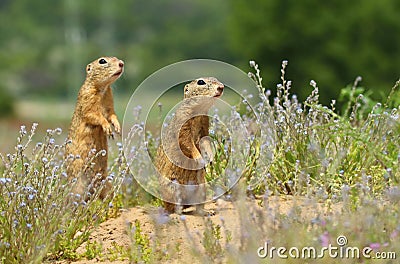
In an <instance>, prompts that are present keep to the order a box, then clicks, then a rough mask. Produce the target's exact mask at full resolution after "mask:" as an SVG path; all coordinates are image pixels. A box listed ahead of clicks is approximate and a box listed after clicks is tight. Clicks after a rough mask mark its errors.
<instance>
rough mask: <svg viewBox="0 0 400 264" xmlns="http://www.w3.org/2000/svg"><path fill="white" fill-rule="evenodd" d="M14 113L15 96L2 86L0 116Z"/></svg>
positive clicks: (0, 88) (0, 90) (0, 89)
mask: <svg viewBox="0 0 400 264" xmlns="http://www.w3.org/2000/svg"><path fill="white" fill-rule="evenodd" d="M13 113H14V98H13V97H12V96H11V94H10V93H9V92H7V90H5V89H4V88H3V87H2V86H0V117H8V116H11V115H12V114H13Z"/></svg>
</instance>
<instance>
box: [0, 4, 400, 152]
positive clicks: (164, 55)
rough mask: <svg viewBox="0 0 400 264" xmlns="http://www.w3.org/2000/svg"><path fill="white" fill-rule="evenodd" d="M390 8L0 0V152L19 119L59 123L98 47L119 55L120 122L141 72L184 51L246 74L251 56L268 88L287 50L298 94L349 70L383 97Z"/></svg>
mask: <svg viewBox="0 0 400 264" xmlns="http://www.w3.org/2000/svg"><path fill="white" fill-rule="evenodd" d="M399 13H400V1H398V0H380V1H376V0H354V1H347V0H335V1H319V0H301V1H296V0H253V1H245V0H229V1H228V0H217V1H215V0H191V1H187V0H168V1H154V0H118V1H109V0H85V1H79V0H60V1H53V0H36V1H31V0H1V1H0V25H1V26H0V46H1V51H0V80H1V82H0V152H3V151H8V150H9V149H10V146H13V144H14V143H15V138H16V131H17V130H18V128H19V126H20V125H21V124H26V125H27V126H28V127H29V126H30V123H32V122H39V128H40V129H41V130H44V131H45V130H46V128H47V127H53V128H54V127H56V126H59V127H62V128H64V130H66V128H67V127H68V124H69V120H70V118H71V116H72V112H73V107H74V101H75V99H76V95H77V92H78V89H79V88H80V86H81V84H82V82H83V80H84V75H85V71H84V70H85V65H86V64H87V63H88V62H90V61H92V60H93V59H96V58H98V57H100V56H103V55H112V56H117V57H118V58H121V59H123V60H124V61H125V65H126V68H125V73H124V75H123V77H122V78H121V79H120V80H118V82H117V83H116V85H115V86H116V89H115V94H116V98H115V101H116V108H117V112H118V114H119V118H120V120H121V121H122V118H123V111H124V107H125V105H126V103H127V100H128V99H129V95H130V94H131V93H132V91H133V90H134V89H135V87H137V85H138V84H140V83H141V82H142V81H143V80H144V79H145V78H146V77H147V76H148V75H149V74H151V73H153V72H154V71H156V70H158V69H160V68H161V67H163V66H166V65H168V64H170V63H173V62H177V61H180V60H185V59H195V58H211V59H217V60H222V61H225V62H228V63H231V64H233V65H236V66H238V67H239V68H241V69H242V70H244V71H246V72H247V71H249V70H250V68H249V66H248V61H249V60H256V61H257V62H258V63H259V65H260V66H261V68H262V74H263V77H264V80H265V81H264V84H265V85H266V86H267V87H268V88H269V89H271V90H274V89H275V85H276V83H278V82H279V78H280V65H281V61H282V60H288V61H289V67H288V70H287V77H288V78H290V79H291V80H293V92H295V93H297V94H298V97H299V98H300V99H305V98H306V96H307V95H308V94H309V93H310V91H311V90H312V88H311V87H310V86H309V82H310V80H311V79H314V80H315V81H316V82H317V83H318V86H319V87H320V94H321V100H322V101H323V102H324V103H329V101H330V100H331V99H335V98H337V97H338V95H339V92H340V89H342V88H343V87H345V86H346V85H348V84H350V83H352V82H353V81H354V79H355V78H356V77H357V76H362V77H363V81H362V86H364V87H365V88H366V89H367V90H370V91H373V94H374V96H376V97H378V98H379V97H381V96H383V97H384V95H386V94H387V93H388V91H389V90H390V89H391V87H392V86H393V85H394V83H395V81H396V80H397V79H398V78H399V75H400V74H399V66H400V48H399V47H400V15H399Z"/></svg>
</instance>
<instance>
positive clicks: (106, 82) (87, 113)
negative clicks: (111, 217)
mask: <svg viewBox="0 0 400 264" xmlns="http://www.w3.org/2000/svg"><path fill="white" fill-rule="evenodd" d="M123 70H124V62H123V61H122V60H119V59H117V58H116V57H102V58H99V59H97V60H95V61H93V62H91V63H89V64H88V65H87V66H86V79H85V82H84V83H83V85H82V87H81V89H80V90H79V94H78V99H77V103H76V106H75V111H74V114H73V116H72V121H71V126H70V129H69V133H68V139H70V140H71V141H72V143H71V144H67V149H66V155H67V156H71V154H72V155H74V156H75V157H76V156H77V155H79V156H80V158H74V159H71V158H68V159H67V160H69V161H70V163H69V164H68V168H67V173H68V176H69V178H70V179H72V178H77V183H76V185H75V188H74V192H75V193H78V194H83V193H84V192H85V189H86V188H87V187H88V186H89V185H90V184H91V183H92V184H94V186H93V187H94V188H95V187H96V185H98V184H99V181H101V180H105V179H106V173H107V156H108V153H107V152H108V146H107V136H113V132H112V127H111V125H112V126H114V129H115V132H116V133H118V134H119V133H120V132H121V127H120V125H119V122H118V119H117V116H116V115H115V112H114V103H113V95H112V91H111V84H112V83H113V82H115V81H116V80H117V79H118V78H119V77H120V76H121V75H122V73H123ZM103 150H104V151H105V153H103V154H104V155H102V154H97V155H96V156H95V158H94V159H93V160H92V161H91V162H92V166H90V163H88V158H89V159H90V157H92V156H94V155H93V153H94V154H95V153H97V152H99V151H103ZM89 153H92V154H90V155H89ZM96 177H98V180H95V179H96ZM110 189H111V186H110V184H109V183H107V185H106V186H105V187H104V188H103V191H102V192H101V194H100V198H101V199H104V198H105V196H106V194H107V192H108V191H109V190H110ZM90 191H93V190H90ZM85 197H86V195H85Z"/></svg>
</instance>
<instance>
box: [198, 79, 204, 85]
mask: <svg viewBox="0 0 400 264" xmlns="http://www.w3.org/2000/svg"><path fill="white" fill-rule="evenodd" d="M197 84H198V85H204V84H206V82H205V81H203V80H202V79H200V80H198V81H197Z"/></svg>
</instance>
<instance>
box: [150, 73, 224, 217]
mask: <svg viewBox="0 0 400 264" xmlns="http://www.w3.org/2000/svg"><path fill="white" fill-rule="evenodd" d="M200 80H202V81H203V82H204V84H203V83H200V84H199V81H200ZM223 88H224V85H223V84H222V83H221V82H219V81H218V80H217V79H215V78H212V77H208V78H199V79H196V80H194V81H192V82H190V83H189V84H187V85H186V86H185V88H184V89H185V95H184V101H183V102H182V104H181V105H180V106H179V108H178V109H177V110H176V113H175V116H174V118H173V119H172V121H171V123H170V124H169V125H168V127H167V128H166V130H165V134H164V135H163V138H162V142H163V144H161V145H160V146H159V148H158V150H157V157H156V168H157V170H158V172H159V174H160V175H161V176H163V177H161V195H162V197H163V199H164V207H165V209H166V211H168V212H169V213H172V212H174V211H179V209H178V207H177V205H178V206H181V205H184V206H185V205H188V204H191V203H196V201H203V202H204V198H205V189H204V188H202V187H199V188H197V189H194V190H193V192H194V193H193V192H191V191H187V190H186V191H183V190H180V189H179V187H178V186H176V185H175V183H179V184H184V185H198V184H202V183H205V173H206V172H205V168H204V164H205V160H210V158H211V157H210V156H212V148H211V141H210V140H209V139H208V138H207V137H208V129H209V118H208V116H207V113H208V110H209V108H210V107H211V106H212V105H213V104H214V102H215V98H216V97H219V96H221V95H222V91H223ZM206 155H207V156H208V157H206ZM171 160H172V161H174V162H171ZM193 164H194V165H195V167H193ZM196 165H198V166H196ZM185 207H186V206H185ZM196 207H197V213H200V214H202V213H204V210H203V205H202V204H200V205H197V206H196ZM177 209H178V210H177Z"/></svg>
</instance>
